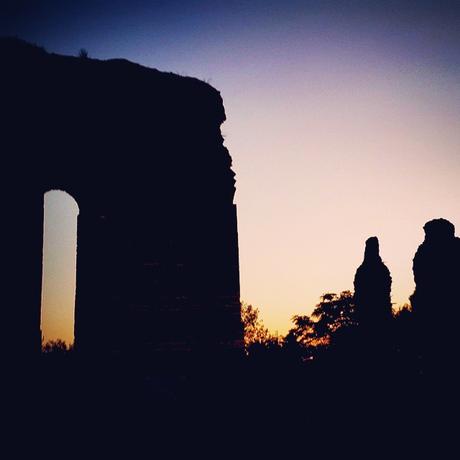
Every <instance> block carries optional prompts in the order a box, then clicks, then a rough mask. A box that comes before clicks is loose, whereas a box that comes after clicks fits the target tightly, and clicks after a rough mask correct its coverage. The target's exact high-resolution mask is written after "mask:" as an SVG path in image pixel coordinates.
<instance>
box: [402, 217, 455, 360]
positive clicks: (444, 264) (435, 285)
mask: <svg viewBox="0 0 460 460" xmlns="http://www.w3.org/2000/svg"><path fill="white" fill-rule="evenodd" d="M423 229H424V230H425V240H424V241H423V243H422V244H421V245H420V246H419V247H418V249H417V252H416V254H415V257H414V260H413V272H414V280H415V285H416V286H415V291H414V293H413V295H412V296H411V304H412V308H413V312H414V316H415V320H416V323H417V330H418V340H419V345H420V347H421V353H422V355H423V357H424V358H425V360H426V361H427V363H426V364H427V365H428V366H432V365H433V364H434V363H435V362H437V363H438V364H441V365H443V363H442V361H443V360H447V361H452V360H454V361H455V362H458V349H459V347H458V325H459V320H460V301H459V297H458V295H456V294H454V290H455V288H456V287H457V286H459V284H460V238H458V237H456V236H455V227H454V225H453V224H452V223H451V222H449V221H448V220H445V219H434V220H431V221H429V222H427V223H426V224H425V226H424V227H423Z"/></svg>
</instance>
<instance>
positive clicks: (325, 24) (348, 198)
mask: <svg viewBox="0 0 460 460" xmlns="http://www.w3.org/2000/svg"><path fill="white" fill-rule="evenodd" d="M64 4H65V5H64ZM11 5H12V6H9V7H8V8H7V9H6V10H5V11H6V13H7V15H5V16H4V17H3V19H0V33H1V34H10V35H17V36H19V37H21V38H24V39H26V40H30V41H32V42H36V43H37V44H40V45H43V46H44V47H45V48H46V49H47V50H48V51H52V52H58V53H64V54H72V55H76V54H77V53H78V51H79V49H80V48H86V49H87V50H88V52H89V55H90V57H95V58H101V59H106V58H111V57H125V58H127V59H130V60H132V61H135V62H139V63H141V64H143V65H146V66H150V67H155V68H158V69H160V70H166V71H173V72H177V73H180V74H183V75H192V76H196V77H198V78H201V79H203V80H206V81H209V82H210V83H211V84H212V85H213V86H215V87H216V88H218V89H219V90H220V91H221V93H222V96H223V99H224V104H225V108H226V113H227V121H226V122H225V123H224V125H223V126H222V131H223V133H224V135H225V144H226V146H227V147H228V148H229V151H230V153H231V155H232V157H233V167H234V170H235V172H236V179H237V194H236V203H237V205H238V224H239V244H240V272H241V273H240V275H241V290H242V299H243V300H245V301H246V302H249V303H252V304H253V305H256V306H258V307H259V309H260V311H261V314H262V317H263V319H264V321H265V323H266V325H267V326H268V327H269V328H270V329H271V330H273V331H274V330H278V331H279V332H282V333H284V332H286V331H287V329H288V328H289V326H290V318H291V317H292V315H294V314H299V313H309V312H310V311H311V310H312V308H313V307H314V305H315V303H317V301H318V298H319V296H320V295H321V294H322V293H324V292H326V291H333V292H338V291H340V290H344V289H352V288H353V276H354V273H355V270H356V268H357V266H358V265H359V264H360V263H361V261H362V257H363V253H364V242H365V240H366V238H368V237H369V236H373V235H375V236H378V237H379V240H380V248H381V255H382V258H383V260H384V261H385V262H386V263H387V265H388V267H389V269H390V271H391V274H392V277H393V291H392V297H393V301H394V302H396V303H399V304H401V303H404V302H407V300H408V296H409V295H410V294H411V293H412V291H413V287H414V286H413V279H412V273H411V263H412V257H413V255H414V253H415V251H416V249H417V246H418V245H419V244H420V243H421V241H422V240H423V230H422V227H423V225H424V223H425V222H426V221H427V220H430V219H432V218H437V217H444V218H446V219H449V220H450V221H451V222H453V223H454V224H455V225H456V226H457V227H460V208H459V199H460V181H459V179H458V178H459V172H460V52H459V51H460V27H459V25H460V13H459V7H458V6H457V5H458V4H457V3H456V2H447V1H437V2H428V1H423V0H421V1H386V2H372V1H366V2H364V1H303V2H301V1H275V0H266V1H259V0H254V1H250V2H249V1H231V0H228V1H226V2H221V1H214V2H210V1H209V2H198V1H193V2H183V1H181V2H179V1H175V0H170V1H149V2H147V1H131V2H124V1H111V2H109V1H96V2H89V1H86V0H83V1H80V2H71V3H70V2H57V1H51V0H49V1H36V2H28V1H19V2H15V3H11ZM57 206H58V205H57V204H55V207H56V209H57ZM70 226H71V223H70V221H69V222H68V225H67V224H65V222H64V220H63V221H62V232H63V233H62V235H64V234H65V232H66V229H68V228H70ZM457 233H459V231H458V232H457ZM63 238H64V236H63ZM69 286H70V284H69Z"/></svg>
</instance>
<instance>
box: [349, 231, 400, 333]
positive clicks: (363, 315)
mask: <svg viewBox="0 0 460 460" xmlns="http://www.w3.org/2000/svg"><path fill="white" fill-rule="evenodd" d="M354 286H355V306H356V317H357V320H358V322H359V325H360V328H362V329H365V330H369V331H371V332H372V333H373V334H377V333H378V331H380V330H382V328H385V327H386V325H387V324H388V321H389V320H390V319H391V276H390V271H389V270H388V268H387V266H386V265H385V264H384V263H383V261H382V259H381V257H380V254H379V240H378V239H377V237H375V236H373V237H371V238H368V240H367V241H366V249H365V251H364V260H363V263H362V264H361V265H360V266H359V267H358V269H357V270H356V275H355V280H354Z"/></svg>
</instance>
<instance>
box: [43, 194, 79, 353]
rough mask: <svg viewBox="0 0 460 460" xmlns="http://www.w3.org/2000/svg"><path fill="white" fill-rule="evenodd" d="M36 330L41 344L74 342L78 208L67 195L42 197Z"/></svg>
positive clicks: (46, 195)
mask: <svg viewBox="0 0 460 460" xmlns="http://www.w3.org/2000/svg"><path fill="white" fill-rule="evenodd" d="M43 213H44V219H43V256H42V292H41V308H40V329H41V334H42V341H43V342H44V343H46V342H47V341H50V340H56V339H61V340H64V341H65V342H66V343H67V344H68V345H70V344H73V342H74V325H75V295H76V255H77V219H78V214H79V207H78V203H77V202H76V200H75V199H74V198H73V196H72V195H70V194H69V193H68V192H66V191H63V190H59V189H51V190H49V191H47V192H46V193H45V194H44V205H43Z"/></svg>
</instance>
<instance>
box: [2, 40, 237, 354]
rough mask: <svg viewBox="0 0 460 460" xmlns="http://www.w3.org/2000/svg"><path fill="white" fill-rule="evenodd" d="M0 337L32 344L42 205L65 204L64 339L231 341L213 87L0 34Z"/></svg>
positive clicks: (218, 115) (132, 346) (229, 248)
mask: <svg viewBox="0 0 460 460" xmlns="http://www.w3.org/2000/svg"><path fill="white" fill-rule="evenodd" d="M0 60H1V69H2V70H1V75H0V79H1V85H0V88H1V89H0V91H1V109H2V146H3V148H2V153H3V156H2V161H3V172H4V178H3V179H2V180H3V183H2V187H3V189H2V197H3V202H2V204H3V209H2V211H3V221H2V222H3V224H2V226H3V231H4V232H6V234H5V235H4V238H5V239H4V240H3V241H7V244H6V248H5V250H4V251H2V257H3V258H2V260H3V266H4V267H7V271H8V278H7V283H6V285H5V287H4V288H3V289H2V291H3V292H2V303H3V307H2V324H7V327H3V328H2V335H3V337H2V338H3V339H4V340H5V342H6V343H7V344H8V343H10V344H13V343H14V344H15V345H14V346H15V347H17V348H16V351H17V352H22V353H26V354H30V353H33V352H38V351H39V350H40V303H41V282H42V246H43V199H44V193H45V192H47V191H48V190H52V189H59V190H64V191H66V192H68V193H69V194H70V195H72V197H73V198H74V199H75V200H76V201H77V203H78V206H79V210H80V213H79V217H78V251H77V293H76V313H75V316H76V322H75V347H76V350H79V351H85V350H88V351H91V353H98V352H101V351H104V352H106V351H109V352H119V353H124V352H126V351H136V352H137V353H140V352H142V353H151V352H156V351H162V350H169V351H180V350H204V349H206V350H208V351H209V350H214V351H215V350H220V349H226V350H228V349H235V348H237V349H238V348H239V347H241V346H242V334H243V331H242V325H241V319H240V300H239V268H238V238H237V222H236V207H235V205H234V204H233V197H234V193H235V186H234V184H235V180H234V173H233V171H232V169H231V164H232V160H231V157H230V155H229V153H228V151H227V149H226V148H225V146H224V145H223V137H222V135H221V131H220V126H221V124H222V123H223V122H224V121H225V111H224V107H223V103H222V98H221V96H220V94H219V92H218V91H217V90H215V89H214V88H212V87H211V86H210V85H208V84H206V83H204V82H202V81H200V80H197V79H195V78H189V77H182V76H178V75H175V74H172V73H165V72H160V71H158V70H155V69H150V68H146V67H143V66H141V65H138V64H134V63H132V62H129V61H127V60H124V59H111V60H107V61H101V60H97V59H90V58H88V57H85V58H84V59H82V58H78V57H70V56H61V55H56V54H50V53H47V52H45V51H44V50H43V49H41V48H38V47H36V46H32V45H29V44H27V43H25V42H22V41H19V40H15V39H1V40H0Z"/></svg>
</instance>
